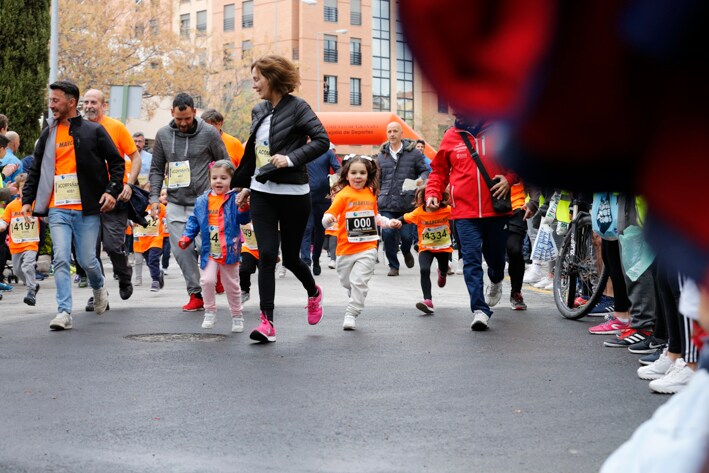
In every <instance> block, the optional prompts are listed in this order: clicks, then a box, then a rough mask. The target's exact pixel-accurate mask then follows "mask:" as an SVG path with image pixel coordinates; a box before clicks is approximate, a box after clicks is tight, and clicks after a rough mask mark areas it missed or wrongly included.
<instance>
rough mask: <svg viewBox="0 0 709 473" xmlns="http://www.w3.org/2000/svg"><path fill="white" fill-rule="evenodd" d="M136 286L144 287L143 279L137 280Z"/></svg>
mask: <svg viewBox="0 0 709 473" xmlns="http://www.w3.org/2000/svg"><path fill="white" fill-rule="evenodd" d="M133 285H134V286H142V285H143V278H142V277H139V278H135V282H134V283H133Z"/></svg>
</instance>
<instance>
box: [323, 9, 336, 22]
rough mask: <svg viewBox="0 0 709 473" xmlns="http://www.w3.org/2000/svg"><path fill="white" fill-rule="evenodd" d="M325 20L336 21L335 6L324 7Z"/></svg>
mask: <svg viewBox="0 0 709 473" xmlns="http://www.w3.org/2000/svg"><path fill="white" fill-rule="evenodd" d="M324 19H325V21H331V22H333V23H337V7H325V16H324Z"/></svg>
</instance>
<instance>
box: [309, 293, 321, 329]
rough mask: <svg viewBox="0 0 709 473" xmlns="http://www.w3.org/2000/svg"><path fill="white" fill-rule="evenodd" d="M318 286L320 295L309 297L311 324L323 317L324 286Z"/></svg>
mask: <svg viewBox="0 0 709 473" xmlns="http://www.w3.org/2000/svg"><path fill="white" fill-rule="evenodd" d="M315 287H317V288H318V295H317V296H315V297H308V305H307V306H306V308H307V309H308V323H309V324H310V325H315V324H317V323H318V322H320V320H321V319H322V288H321V287H320V286H315Z"/></svg>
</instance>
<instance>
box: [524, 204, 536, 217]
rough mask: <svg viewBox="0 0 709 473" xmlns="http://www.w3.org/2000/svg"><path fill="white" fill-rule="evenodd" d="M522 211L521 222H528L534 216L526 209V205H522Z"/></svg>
mask: <svg viewBox="0 0 709 473" xmlns="http://www.w3.org/2000/svg"><path fill="white" fill-rule="evenodd" d="M522 210H524V217H522V220H528V219H530V218H532V216H533V215H534V213H533V212H532V211H531V210H530V209H529V207H527V204H524V205H523V206H522Z"/></svg>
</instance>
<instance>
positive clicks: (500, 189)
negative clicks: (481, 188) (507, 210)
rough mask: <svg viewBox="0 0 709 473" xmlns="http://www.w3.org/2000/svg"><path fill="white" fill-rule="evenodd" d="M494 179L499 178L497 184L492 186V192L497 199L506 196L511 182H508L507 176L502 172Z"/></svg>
mask: <svg viewBox="0 0 709 473" xmlns="http://www.w3.org/2000/svg"><path fill="white" fill-rule="evenodd" d="M493 180H497V184H495V185H494V186H492V187H491V188H490V192H492V195H493V196H494V197H495V198H496V199H502V198H504V197H505V196H506V195H507V193H508V192H509V191H510V183H509V182H507V178H506V177H505V176H503V175H502V174H498V175H497V176H495V177H494V178H493Z"/></svg>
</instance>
